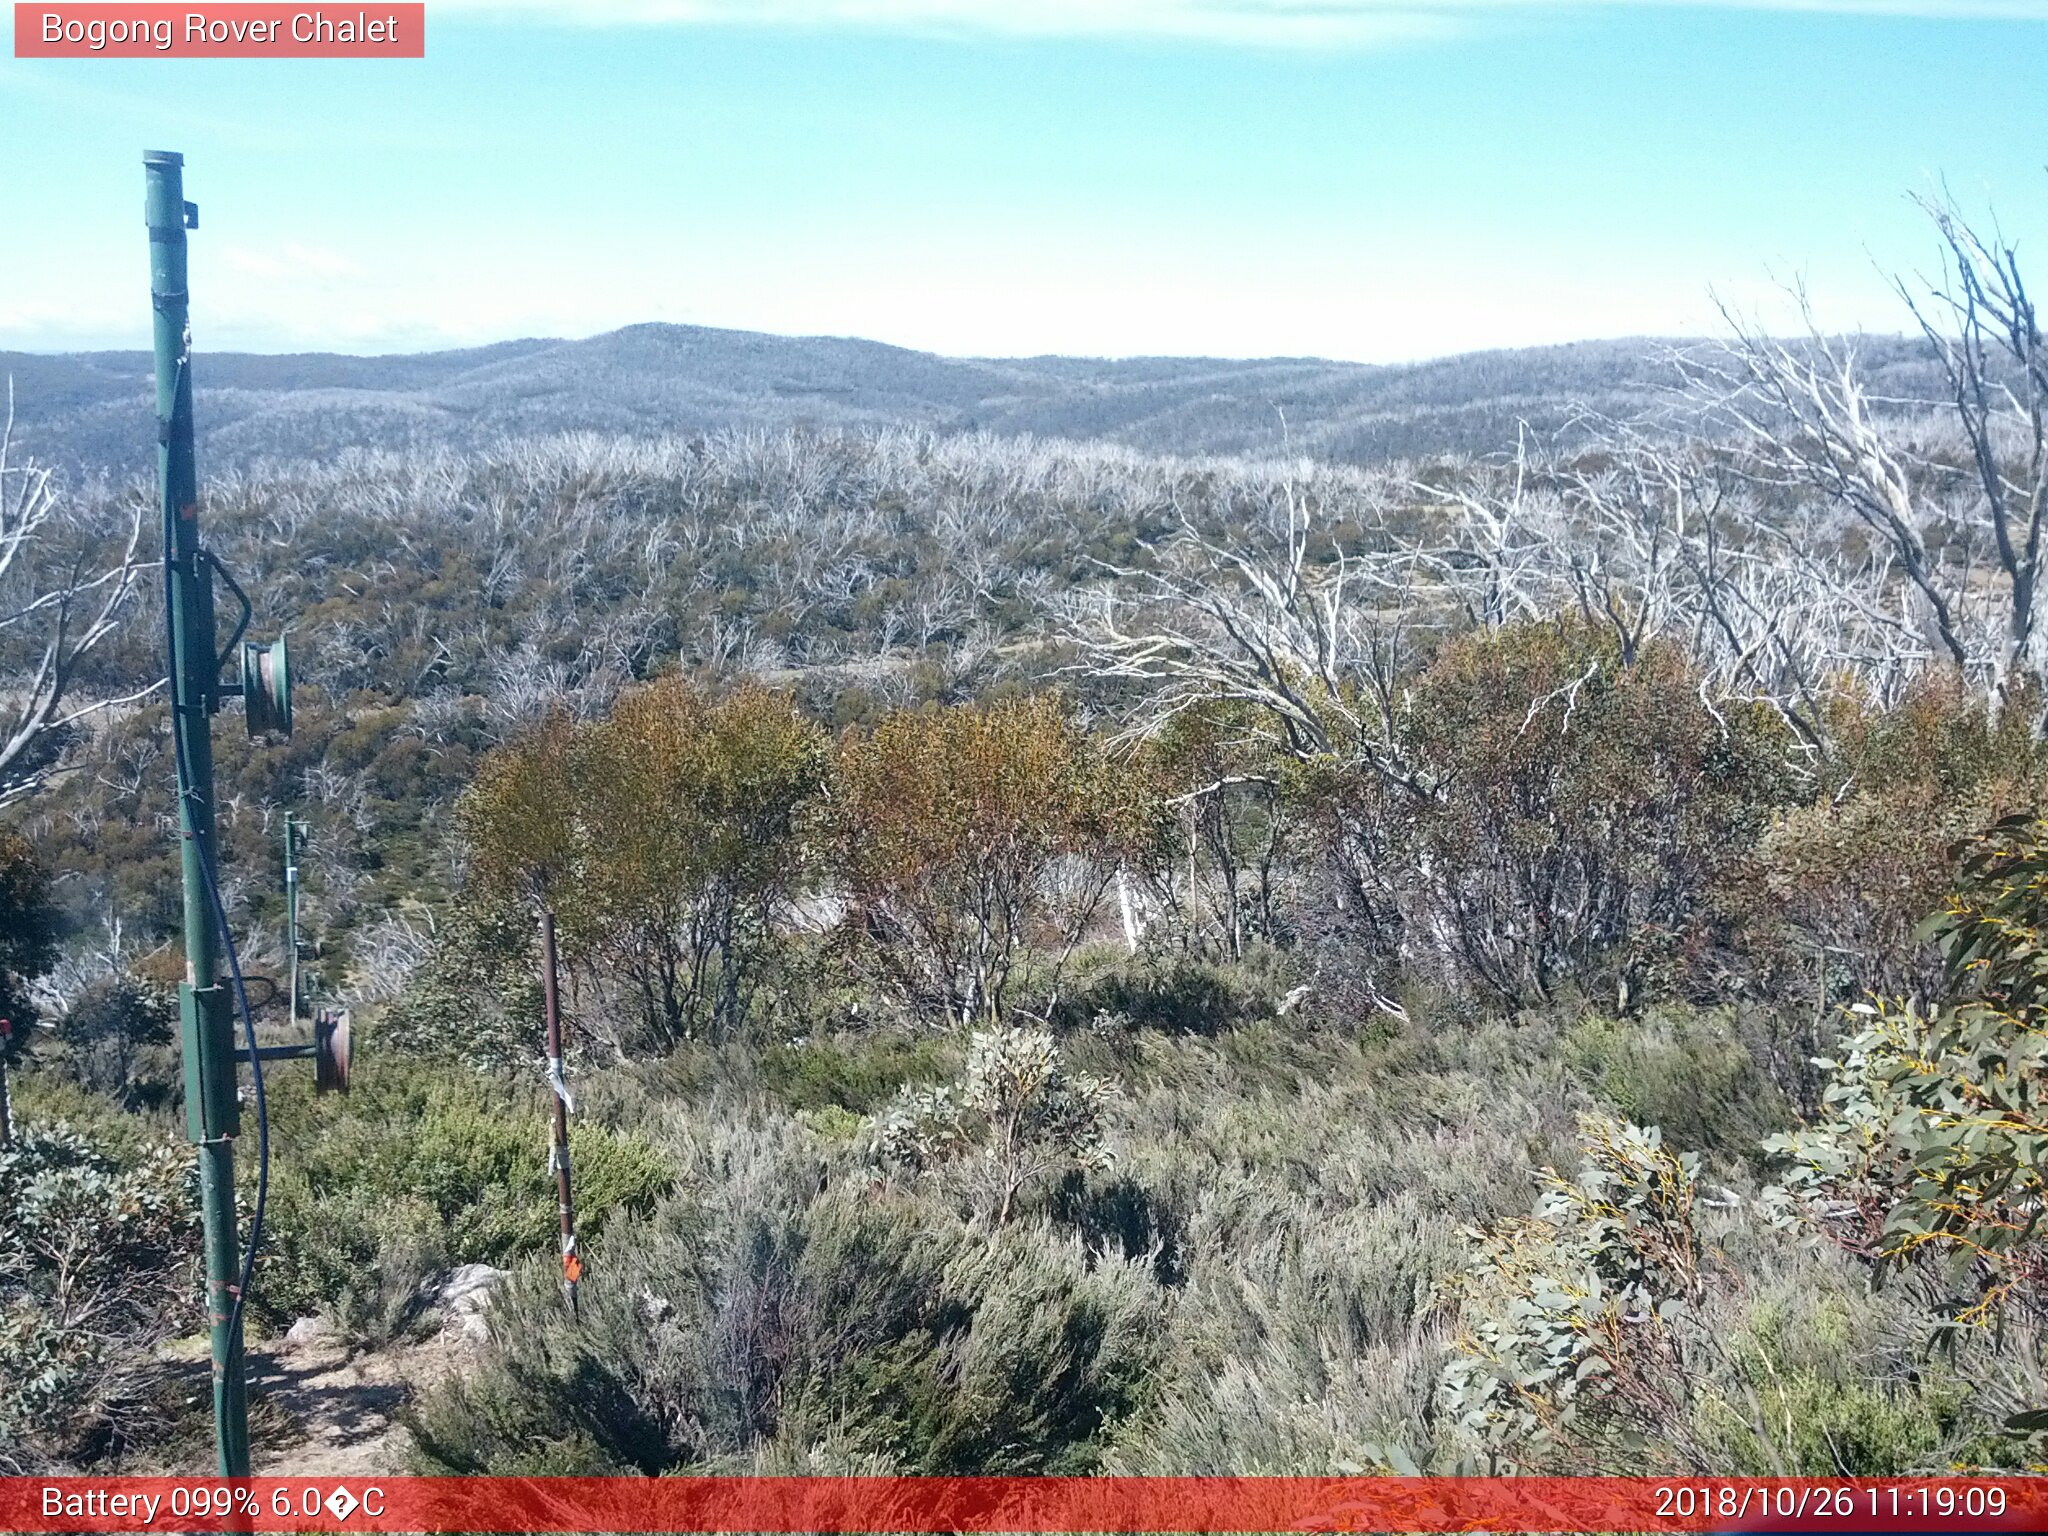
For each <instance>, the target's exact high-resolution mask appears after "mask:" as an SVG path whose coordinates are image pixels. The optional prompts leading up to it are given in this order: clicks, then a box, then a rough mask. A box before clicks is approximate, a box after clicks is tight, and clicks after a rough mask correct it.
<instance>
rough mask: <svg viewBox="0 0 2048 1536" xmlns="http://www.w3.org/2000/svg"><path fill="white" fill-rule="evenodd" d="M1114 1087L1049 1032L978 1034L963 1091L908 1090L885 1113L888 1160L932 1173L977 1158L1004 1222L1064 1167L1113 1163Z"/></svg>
mask: <svg viewBox="0 0 2048 1536" xmlns="http://www.w3.org/2000/svg"><path fill="white" fill-rule="evenodd" d="M1111 1094H1112V1090H1111V1088H1110V1085H1109V1084H1108V1083H1106V1082H1103V1081H1102V1080H1101V1079H1099V1078H1096V1077H1091V1076H1089V1075H1088V1074H1086V1073H1082V1072H1075V1071H1073V1070H1071V1069H1070V1068H1069V1067H1068V1066H1067V1064H1066V1063H1065V1061H1064V1060H1063V1059H1062V1057H1061V1054H1060V1048H1059V1046H1058V1045H1057V1044H1056V1043H1055V1042H1054V1040H1053V1037H1052V1033H1051V1031H1049V1030H1043V1029H1007V1028H1004V1029H992V1030H978V1031H976V1032H975V1034H974V1036H973V1038H972V1039H971V1040H970V1041H969V1043H968V1047H967V1074H966V1077H965V1078H964V1079H963V1081H962V1082H961V1083H960V1084H959V1085H958V1086H957V1087H942V1088H906V1089H904V1090H903V1092H902V1093H900V1094H899V1095H898V1096H897V1099H896V1102H895V1103H894V1104H892V1105H891V1106H890V1107H889V1108H888V1109H887V1111H885V1112H884V1113H883V1114H882V1115H881V1116H879V1117H878V1122H877V1126H876V1144H877V1150H878V1152H879V1153H880V1155H881V1158H882V1161H883V1162H884V1163H885V1164H887V1165H889V1166H891V1167H896V1168H903V1169H907V1170H910V1171H912V1172H929V1171H931V1170H933V1169H935V1168H938V1167H941V1166H944V1165H946V1164H949V1163H954V1162H958V1161H960V1160H963V1159H967V1160H970V1161H971V1163H972V1165H973V1167H974V1169H975V1171H976V1173H977V1174H978V1175H979V1178H978V1180H977V1181H976V1182H977V1183H978V1185H979V1186H980V1193H981V1195H982V1197H983V1200H984V1202H985V1208H986V1209H987V1210H988V1213H989V1215H990V1217H991V1219H992V1220H993V1221H994V1222H995V1224H996V1225H997V1226H1001V1225H1002V1224H1003V1223H1004V1222H1006V1221H1008V1220H1009V1219H1010V1215H1011V1211H1012V1209H1013V1208H1014V1207H1015V1205H1016V1203H1017V1198H1018V1196H1019V1195H1020V1194H1022V1193H1023V1192H1024V1190H1025V1189H1026V1188H1028V1187H1029V1186H1031V1185H1032V1184H1034V1183H1037V1182H1039V1181H1040V1180H1042V1179H1044V1178H1045V1177H1047V1176H1048V1175H1049V1174H1052V1173H1054V1172H1056V1171H1058V1170H1060V1169H1063V1168H1076V1169H1083V1170H1086V1169H1093V1168H1101V1167H1106V1166H1107V1165H1108V1162H1109V1154H1108V1151H1107V1149H1106V1148H1105V1147H1104V1145H1103V1142H1104V1137H1105V1134H1106V1125H1105V1119H1106V1112H1107V1110H1108V1106H1109V1101H1110V1098H1111Z"/></svg>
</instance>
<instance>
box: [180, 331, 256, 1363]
mask: <svg viewBox="0 0 2048 1536" xmlns="http://www.w3.org/2000/svg"><path fill="white" fill-rule="evenodd" d="M186 361H187V360H186V359H185V358H182V357H181V358H179V359H178V373H177V376H176V380H175V382H174V383H173V386H172V389H171V400H172V402H173V403H172V407H171V408H172V410H174V411H175V410H176V409H177V405H176V401H177V398H178V391H179V389H181V388H182V387H183V385H184V375H185V367H186ZM176 515H177V514H176V512H175V511H174V510H173V509H172V507H171V502H170V498H169V497H168V496H166V497H165V498H164V527H163V568H164V655H165V658H166V666H167V672H166V681H167V682H168V684H169V687H170V695H171V747H172V751H173V752H174V753H175V755H176V757H177V773H178V796H179V799H180V800H181V801H182V800H183V799H184V798H185V797H186V796H188V795H189V794H191V793H192V790H191V787H190V786H191V783H192V765H191V763H190V761H189V760H188V759H187V758H186V755H185V734H184V731H183V730H182V729H181V727H180V722H179V720H178V678H177V672H178V634H177V625H176V622H175V620H174V619H173V616H172V615H173V604H172V582H173V580H174V579H175V578H174V576H173V573H172V570H171V547H172V543H173V541H174V538H175V535H176V530H175V527H174V525H173V522H172V519H173V518H174V517H175V516H176ZM206 653H207V655H208V656H211V655H212V654H213V638H212V636H210V635H209V636H208V637H207V642H206ZM198 707H199V708H201V709H205V710H209V711H210V710H211V709H212V708H213V701H212V699H211V698H207V699H202V700H201V701H200V702H199V706H198ZM178 809H179V814H180V818H181V820H183V819H187V818H186V816H185V810H186V808H185V807H184V806H183V805H182V804H181V805H180V806H179V808H178ZM192 844H193V847H194V848H195V849H197V850H198V855H199V874H200V878H201V879H202V881H203V882H204V883H205V886H206V895H207V900H208V901H209V902H210V903H211V905H212V907H213V912H214V919H215V922H216V923H217V924H218V926H219V929H220V942H221V947H222V949H224V950H225V951H226V952H227V960H228V974H229V975H230V976H231V977H233V978H234V983H235V1003H236V1006H237V1007H238V1008H239V1009H240V1011H241V1015H242V1034H243V1038H244V1040H245V1041H246V1043H247V1045H248V1050H249V1075H250V1078H251V1079H252V1081H253V1083H254V1085H255V1089H256V1210H255V1212H254V1214H253V1215H252V1216H251V1218H250V1222H249V1248H248V1252H247V1253H245V1254H244V1255H243V1256H242V1273H241V1276H240V1278H239V1279H237V1280H236V1282H235V1305H234V1308H233V1310H232V1311H230V1312H229V1314H228V1338H229V1340H230V1343H229V1349H230V1350H231V1351H235V1352H239V1351H240V1349H241V1347H242V1305H243V1303H244V1302H245V1301H246V1300H247V1299H248V1295H249V1282H250V1279H251V1277H252V1276H253V1275H254V1274H255V1270H256V1249H257V1247H258V1245H259V1244H261V1243H262V1241H263V1210H264V1206H265V1205H266V1204H267V1203H268V1201H269V1197H270V1107H269V1104H268V1103H267V1102H266V1101H265V1099H264V1096H263V1058H262V1056H261V1055H259V1054H258V1053H257V1049H256V1015H255V1013H254V1012H253V1011H252V1010H251V1009H250V1007H249V992H248V988H247V987H246V986H245V985H244V984H243V981H242V961H241V957H240V956H239V955H238V954H236V952H235V940H234V935H233V934H232V933H230V932H229V931H228V909H227V904H226V903H225V902H224V901H222V900H221V895H220V882H219V880H218V878H217V877H216V874H215V871H214V867H213V849H212V848H211V847H210V846H209V843H208V840H207V839H205V838H202V837H200V836H199V835H198V829H197V828H196V827H194V828H193V836H192ZM230 1219H232V1213H230Z"/></svg>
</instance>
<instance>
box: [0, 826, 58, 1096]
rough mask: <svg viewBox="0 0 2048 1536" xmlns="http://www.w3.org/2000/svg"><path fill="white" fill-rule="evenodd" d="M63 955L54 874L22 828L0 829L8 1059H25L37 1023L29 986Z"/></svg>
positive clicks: (0, 1013) (1, 986)
mask: <svg viewBox="0 0 2048 1536" xmlns="http://www.w3.org/2000/svg"><path fill="white" fill-rule="evenodd" d="M56 958H57V929H56V911H55V908H54V906H53V904H52V902H51V899H50V886H49V878H48V876H46V875H45V874H44V873H43V866H42V864H41V863H40V862H38V860H37V858H36V853H35V850H34V849H33V848H31V847H30V846H29V844H28V842H27V841H26V839H24V838H23V837H21V835H20V834H19V833H16V832H11V831H7V832H0V1019H6V1020H7V1021H8V1023H9V1025H10V1026H11V1028H10V1029H9V1030H8V1031H7V1033H6V1037H5V1038H4V1039H0V1052H4V1053H5V1055H6V1059H7V1060H9V1061H14V1060H17V1059H19V1057H20V1056H21V1054H22V1052H23V1051H25V1050H26V1049H27V1047H28V1032H29V1029H30V1027H31V1026H32V1025H34V1023H35V1022H36V1010H35V1005H34V1004H33V1003H31V1002H30V1001H29V997H28V984H29V983H30V982H31V981H34V980H35V979H36V978H37V977H38V976H41V975H42V974H43V972H45V971H46V970H48V969H49V968H50V966H51V964H52V963H53V962H54V961H55V960H56Z"/></svg>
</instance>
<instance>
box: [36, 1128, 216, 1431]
mask: <svg viewBox="0 0 2048 1536" xmlns="http://www.w3.org/2000/svg"><path fill="white" fill-rule="evenodd" d="M0 1211H4V1212H6V1239H5V1241H4V1243H0V1461H4V1460H10V1459H11V1460H16V1461H19V1460H20V1458H21V1457H22V1456H23V1455H24V1454H26V1456H27V1457H28V1458H30V1459H31V1460H33V1459H35V1458H37V1457H44V1458H51V1459H57V1458H64V1457H68V1456H72V1455H77V1454H81V1453H84V1452H88V1451H92V1450H105V1449H107V1448H108V1447H109V1446H110V1445H112V1444H114V1443H117V1442H118V1441H119V1440H121V1439H122V1438H123V1437H124V1436H125V1435H128V1434H130V1433H131V1432H135V1431H137V1430H138V1428H141V1427H138V1426H134V1425H129V1424H127V1423H126V1422H125V1421H126V1419H127V1418H128V1416H129V1415H131V1414H133V1413H134V1412H135V1411H136V1410H137V1409H138V1408H141V1407H142V1406H143V1405H145V1404H146V1403H149V1402H150V1401H151V1399H152V1397H153V1395H154V1392H155V1390H156V1387H157V1383H158V1374H159V1373H158V1371H157V1368H156V1366H155V1363H154V1362H153V1360H152V1359H151V1357H150V1349H151V1347H152V1346H153V1345H154V1343H155V1342H156V1340H157V1338H158V1337H159V1336H160V1334H161V1332H162V1330H163V1329H164V1328H165V1327H166V1325H169V1326H171V1327H177V1326H180V1325H183V1326H190V1325H192V1324H195V1323H196V1322H197V1321H198V1309H197V1306H196V1302H197V1299H198V1285H197V1282H196V1278H195V1276H194V1274H193V1265H192V1259H193V1256H194V1254H195V1253H196V1251H197V1241H196V1237H197V1232H198V1226H199V1220H198V1201H197V1189H196V1178H195V1175H194V1170H193V1164H192V1161H191V1158H190V1157H189V1155H186V1154H183V1153H181V1152H180V1151H179V1150H178V1149H176V1148H175V1147H173V1146H172V1145H170V1144H168V1143H165V1142H156V1143H152V1144H150V1145H149V1146H148V1147H147V1149H146V1150H145V1151H144V1152H142V1153H141V1154H140V1155H139V1156H138V1157H137V1158H136V1160H135V1161H133V1162H132V1163H126V1164H124V1163H123V1162H121V1161H119V1160H117V1159H116V1158H115V1157H114V1156H112V1155H110V1154H109V1153H108V1152H107V1151H106V1150H104V1149H103V1148H102V1147H100V1146H99V1145H98V1144H96V1143H95V1142H94V1141H92V1140H90V1139H88V1138H87V1137H86V1136H84V1135H81V1134H80V1133H79V1132H77V1131H75V1130H73V1129H72V1128H71V1127H69V1126H67V1125H64V1124H61V1123H60V1124H57V1125H54V1126H51V1127H48V1128H31V1129H27V1130H24V1131H23V1133H22V1134H21V1135H20V1136H18V1137H17V1138H16V1139H15V1141H14V1142H13V1143H12V1144H11V1145H7V1146H0ZM141 1432H142V1433H143V1434H145V1435H146V1432H147V1431H146V1428H142V1429H141Z"/></svg>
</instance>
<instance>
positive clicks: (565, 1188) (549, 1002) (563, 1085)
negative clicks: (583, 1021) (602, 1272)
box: [540, 907, 583, 1313]
mask: <svg viewBox="0 0 2048 1536" xmlns="http://www.w3.org/2000/svg"><path fill="white" fill-rule="evenodd" d="M557 970H558V966H557V962H556V958H555V914H554V912H553V910H552V909H551V908H548V907H543V908H541V914H540V984H541V997H542V1001H543V1003H544V1005H545V1008H546V1012H547V1028H548V1086H549V1087H550V1088H551V1089H552V1090H553V1091H554V1101H555V1103H554V1110H555V1114H554V1126H553V1129H552V1131H551V1132H550V1135H549V1144H548V1167H549V1169H550V1170H551V1171H552V1172H553V1173H554V1175H555V1203H556V1205H557V1207H558V1209H559V1210H560V1212H561V1217H562V1291H563V1294H564V1295H566V1296H567V1297H568V1298H569V1310H570V1312H571V1313H574V1312H575V1311H576V1282H577V1281H579V1280H581V1279H582V1278H583V1260H582V1257H581V1256H580V1255H579V1254H578V1253H577V1252H576V1196H575V1192H574V1189H573V1187H572V1184H571V1180H570V1168H569V1111H570V1110H571V1109H572V1108H574V1107H575V1105H574V1102H573V1101H572V1100H571V1099H570V1097H569V1083H568V1079H567V1078H566V1077H565V1076H564V1069H563V1064H562V1000H561V990H560V984H559V981H558V979H557Z"/></svg>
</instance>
